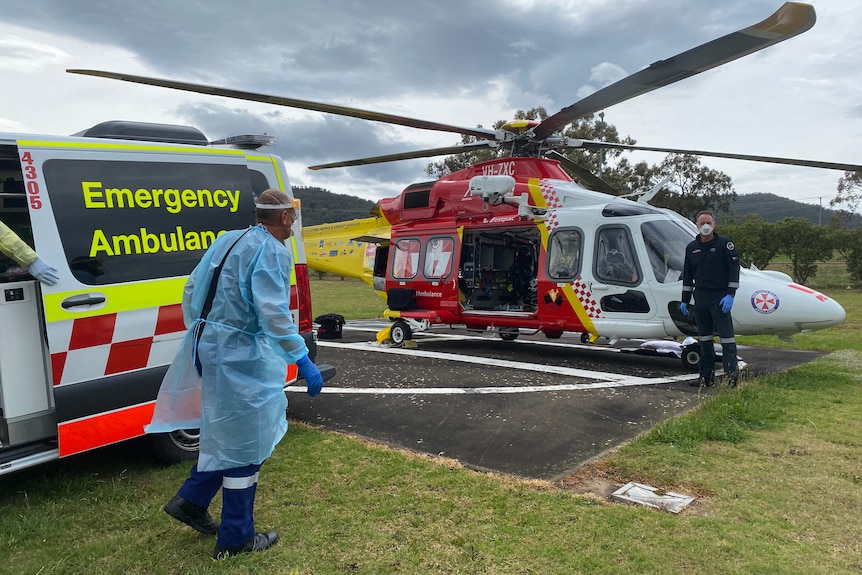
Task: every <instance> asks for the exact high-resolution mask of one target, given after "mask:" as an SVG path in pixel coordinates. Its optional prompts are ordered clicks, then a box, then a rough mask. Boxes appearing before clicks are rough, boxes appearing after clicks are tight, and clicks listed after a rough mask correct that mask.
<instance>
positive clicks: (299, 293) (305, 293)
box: [290, 264, 314, 333]
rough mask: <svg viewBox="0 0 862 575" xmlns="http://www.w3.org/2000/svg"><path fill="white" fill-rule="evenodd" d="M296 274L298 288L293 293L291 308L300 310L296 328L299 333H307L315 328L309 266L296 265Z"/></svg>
mask: <svg viewBox="0 0 862 575" xmlns="http://www.w3.org/2000/svg"><path fill="white" fill-rule="evenodd" d="M294 272H295V273H296V286H294V287H295V289H294V290H292V291H291V297H290V299H291V302H290V307H292V308H293V307H298V308H299V323H298V324H297V326H296V327H297V328H298V329H299V333H305V332H307V331H311V330H312V329H313V327H314V325H313V320H312V315H313V314H312V312H311V284H310V283H309V281H308V266H306V265H305V264H296V266H294ZM294 298H296V300H294Z"/></svg>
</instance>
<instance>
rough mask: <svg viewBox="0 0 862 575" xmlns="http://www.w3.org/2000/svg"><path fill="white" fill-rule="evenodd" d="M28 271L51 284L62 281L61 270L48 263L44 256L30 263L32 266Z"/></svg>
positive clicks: (43, 281) (41, 280) (45, 282)
mask: <svg viewBox="0 0 862 575" xmlns="http://www.w3.org/2000/svg"><path fill="white" fill-rule="evenodd" d="M27 272H28V273H29V274H30V275H31V276H33V277H34V278H36V279H37V280H39V281H40V282H42V283H44V284H48V285H49V286H52V285H54V284H55V283H57V282H58V281H60V274H59V272H57V270H56V269H54V268H53V267H51V266H50V265H48V264H46V263H45V260H43V259H42V258H36V261H34V262H33V263H32V264H30V267H28V268H27Z"/></svg>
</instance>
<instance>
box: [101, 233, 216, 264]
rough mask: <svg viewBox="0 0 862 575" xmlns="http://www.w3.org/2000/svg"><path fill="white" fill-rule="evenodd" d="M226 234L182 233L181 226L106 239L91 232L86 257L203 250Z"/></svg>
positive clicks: (106, 237) (102, 235)
mask: <svg viewBox="0 0 862 575" xmlns="http://www.w3.org/2000/svg"><path fill="white" fill-rule="evenodd" d="M226 231H227V230H219V231H218V232H214V231H210V230H204V231H201V232H198V231H185V230H183V228H182V226H177V227H176V229H175V231H173V232H169V233H159V234H154V233H151V232H149V231H147V228H141V229H140V233H138V234H124V235H116V236H111V237H110V238H109V237H108V236H107V235H105V232H104V231H102V230H95V231H94V232H93V242H92V243H91V244H90V257H91V258H94V257H96V256H98V255H99V254H102V255H106V256H122V255H131V254H155V253H159V252H177V251H180V252H181V251H186V250H205V249H207V248H208V247H210V245H211V244H212V243H213V242H214V241H215V239H216V238H217V237H218V236H220V235H222V234H223V233H225V232H226Z"/></svg>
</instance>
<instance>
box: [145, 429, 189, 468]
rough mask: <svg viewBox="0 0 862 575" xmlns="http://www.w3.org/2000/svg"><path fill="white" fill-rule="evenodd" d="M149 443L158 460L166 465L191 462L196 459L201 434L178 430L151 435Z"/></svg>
mask: <svg viewBox="0 0 862 575" xmlns="http://www.w3.org/2000/svg"><path fill="white" fill-rule="evenodd" d="M150 442H151V444H152V446H153V450H154V451H155V452H156V455H157V456H158V458H159V459H161V460H162V461H164V462H166V463H179V462H180V461H193V460H195V459H197V458H198V447H200V442H201V433H200V430H199V429H178V430H177V431H172V432H171V433H156V434H154V435H151V436H150Z"/></svg>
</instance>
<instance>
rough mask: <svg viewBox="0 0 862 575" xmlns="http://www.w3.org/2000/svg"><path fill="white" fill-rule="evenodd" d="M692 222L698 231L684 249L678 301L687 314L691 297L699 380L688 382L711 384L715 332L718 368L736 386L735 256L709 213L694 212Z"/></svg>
mask: <svg viewBox="0 0 862 575" xmlns="http://www.w3.org/2000/svg"><path fill="white" fill-rule="evenodd" d="M695 224H696V225H697V229H698V232H699V233H698V235H697V237H695V239H694V240H693V241H692V242H691V243H689V244H688V246H686V248H685V264H684V265H683V270H682V303H681V304H680V311H682V313H683V315H686V316H687V315H688V314H689V309H688V304H689V303H690V302H691V297H692V295H693V296H694V318H695V322H696V323H697V331H698V334H699V338H698V339H699V340H700V379H699V380H698V382H697V383H692V385H700V386H706V387H709V386H711V385H713V384H714V383H715V349H714V347H713V340H712V336H713V333H715V332H718V338H719V341H720V342H721V350H722V367H724V373H725V374H727V376H728V381H729V383H730V386H731V387H736V384H737V382H738V381H739V369H738V367H737V361H736V339H734V337H733V319H732V318H731V316H730V309H731V308H732V307H733V297H734V296H735V295H736V290H737V288H738V287H739V255H738V254H737V253H736V247H735V246H734V245H733V242H732V241H731V240H730V238H728V237H726V236H719V235H716V234H715V233H714V230H715V217H713V215H712V213H711V212H700V213H699V214H697V219H696V220H695Z"/></svg>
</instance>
